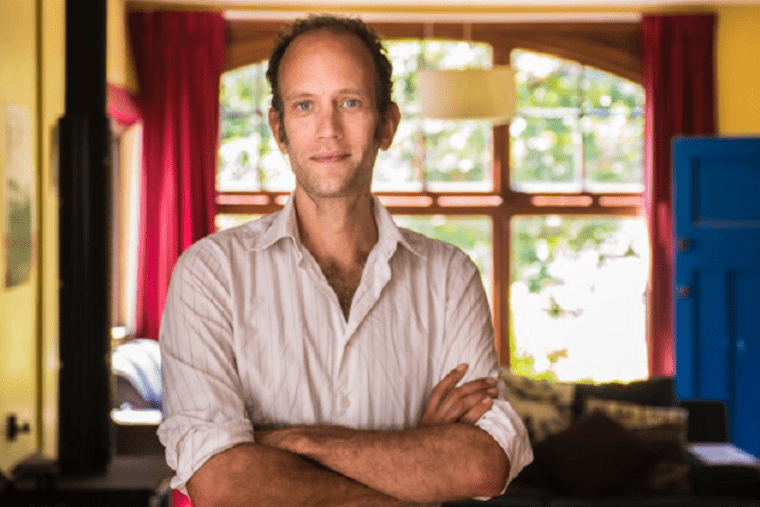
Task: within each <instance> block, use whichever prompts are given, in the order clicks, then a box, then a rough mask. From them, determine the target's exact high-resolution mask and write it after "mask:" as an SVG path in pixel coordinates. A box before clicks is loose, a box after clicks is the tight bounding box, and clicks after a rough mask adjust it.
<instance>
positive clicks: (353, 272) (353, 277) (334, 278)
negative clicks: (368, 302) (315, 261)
mask: <svg viewBox="0 0 760 507" xmlns="http://www.w3.org/2000/svg"><path fill="white" fill-rule="evenodd" d="M319 267H320V268H321V269H322V273H324V275H325V278H327V283H329V284H330V287H332V289H333V291H335V295H336V296H338V302H339V303H340V309H341V310H342V311H343V316H344V317H345V318H346V320H348V314H349V312H350V311H351V301H352V300H353V299H354V294H355V293H356V289H357V288H358V287H359V282H360V281H361V279H362V270H363V269H364V262H362V263H361V265H360V266H356V267H354V268H352V269H348V270H347V269H343V268H341V267H340V266H338V265H337V264H336V263H333V262H328V263H325V264H321V263H320V266H319Z"/></svg>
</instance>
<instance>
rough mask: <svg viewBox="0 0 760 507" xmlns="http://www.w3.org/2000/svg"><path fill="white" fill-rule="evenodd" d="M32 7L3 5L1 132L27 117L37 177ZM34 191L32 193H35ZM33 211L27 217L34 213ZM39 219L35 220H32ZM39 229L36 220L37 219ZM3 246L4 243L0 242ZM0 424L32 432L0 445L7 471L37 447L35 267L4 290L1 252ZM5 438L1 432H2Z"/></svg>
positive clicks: (0, 170)
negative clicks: (19, 114) (17, 117)
mask: <svg viewBox="0 0 760 507" xmlns="http://www.w3.org/2000/svg"><path fill="white" fill-rule="evenodd" d="M36 9H37V8H36V6H35V4H34V3H33V2H24V1H11V2H7V1H6V2H4V3H3V11H4V12H3V16H4V17H6V20H7V19H11V20H13V22H11V23H9V22H7V21H6V23H4V27H3V29H2V30H0V129H1V130H0V133H1V134H2V136H3V139H5V128H6V124H5V120H4V119H3V118H2V117H4V116H5V115H4V114H3V112H4V108H5V107H6V106H8V105H12V106H20V107H22V108H24V109H25V110H26V112H27V113H28V115H29V118H30V125H29V130H28V133H29V135H30V136H31V137H30V139H29V141H30V148H31V153H30V154H29V161H28V162H29V163H30V164H31V166H30V167H29V172H30V173H32V174H37V173H38V166H37V160H36V157H35V154H36V153H37V146H38V139H37V136H36V132H37V84H38V83H37V65H36V64H37V55H36V48H37V39H36V37H37V10H36ZM0 149H1V150H2V152H0V160H1V162H0V195H2V196H3V200H0V206H1V207H0V231H2V237H3V238H5V236H6V234H8V231H9V224H8V223H7V218H6V213H5V201H4V199H5V197H6V196H5V195H4V193H5V192H7V188H6V163H7V162H6V160H7V159H6V156H7V153H8V151H9V150H8V147H6V146H2V148H0ZM35 190H36V189H35ZM35 212H36V210H34V208H33V211H32V213H33V214H34V213H35ZM37 218H38V217H37ZM38 224H39V220H38ZM2 244H3V245H4V244H5V242H4V241H3V243H2ZM0 251H1V252H2V254H0V274H3V276H2V279H0V337H2V339H0V385H1V386H2V389H0V417H1V418H2V420H1V421H0V425H1V426H2V428H3V430H4V429H5V418H6V416H7V414H10V413H14V414H16V415H17V416H18V417H19V420H20V421H22V422H29V424H30V425H31V428H32V431H31V432H30V433H29V434H26V435H22V436H20V437H19V438H18V440H16V441H15V442H13V443H10V442H7V441H5V438H4V435H2V442H1V443H0V449H2V450H1V451H0V468H2V469H3V470H7V469H8V467H9V466H10V465H11V464H12V463H13V462H15V461H16V460H18V459H20V458H22V457H24V456H25V455H28V454H30V453H32V452H33V451H34V450H35V449H36V448H37V445H38V443H39V438H38V428H39V424H38V420H37V415H38V408H37V399H38V396H39V392H38V386H37V380H38V376H37V365H38V358H37V350H38V349H37V344H38V337H37V330H38V321H37V304H36V301H37V295H38V287H37V282H38V272H39V270H38V265H37V264H38V263H37V262H35V263H34V264H35V265H34V266H33V268H32V272H31V275H30V278H29V280H28V281H27V282H25V283H23V284H21V285H18V286H16V287H12V288H6V287H5V276H4V274H5V270H6V256H5V251H4V250H0ZM3 433H4V431H3Z"/></svg>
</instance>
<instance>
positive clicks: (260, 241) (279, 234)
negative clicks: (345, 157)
mask: <svg viewBox="0 0 760 507" xmlns="http://www.w3.org/2000/svg"><path fill="white" fill-rule="evenodd" d="M294 196H295V194H294V193H291V194H290V197H288V200H287V202H286V203H285V206H284V207H283V208H282V209H281V210H280V211H278V212H276V213H273V214H272V215H269V216H268V217H265V218H263V219H262V220H263V221H265V222H264V223H262V225H264V230H263V231H261V233H260V234H255V235H254V236H253V238H252V239H253V241H252V244H251V250H264V249H266V248H269V247H270V246H272V245H274V244H275V243H277V242H278V241H279V240H281V239H284V238H291V239H292V240H293V242H294V244H295V245H297V246H302V245H301V236H300V234H299V232H298V222H297V220H296V207H295V199H294ZM372 204H373V211H374V214H375V223H376V224H377V235H378V239H377V245H376V246H378V247H379V248H380V250H381V251H382V252H384V253H385V254H386V256H387V258H390V257H391V255H393V252H395V251H396V248H397V246H398V245H399V244H401V245H403V246H404V248H406V249H407V250H409V251H410V252H412V253H414V254H416V255H419V256H420V257H423V258H424V257H425V255H424V254H423V252H422V250H421V249H420V247H419V245H416V244H414V242H410V241H409V239H408V238H407V237H406V235H404V234H403V233H402V231H401V229H399V228H398V226H397V225H396V223H395V222H394V221H393V217H392V216H391V214H390V212H389V211H388V210H387V209H385V206H383V205H382V204H381V203H380V200H379V199H378V198H377V196H375V195H373V196H372Z"/></svg>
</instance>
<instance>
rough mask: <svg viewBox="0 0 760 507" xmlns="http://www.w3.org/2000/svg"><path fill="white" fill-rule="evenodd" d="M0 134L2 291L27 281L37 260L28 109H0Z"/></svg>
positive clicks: (6, 106)
mask: <svg viewBox="0 0 760 507" xmlns="http://www.w3.org/2000/svg"><path fill="white" fill-rule="evenodd" d="M0 133H1V136H2V139H1V140H0V160H1V162H0V163H1V164H2V166H0V167H1V168H2V181H3V187H4V188H3V201H4V202H3V211H4V215H5V220H4V221H3V222H4V224H3V225H4V227H3V235H4V247H5V248H4V250H5V252H4V253H5V287H15V286H17V285H21V284H24V283H26V282H27V281H28V280H29V277H30V276H31V273H32V269H33V268H34V263H35V258H36V254H35V248H36V238H37V233H36V215H37V199H36V192H37V191H36V179H35V178H36V174H35V169H34V165H33V163H32V113H31V111H30V110H29V108H27V107H24V106H21V105H18V104H12V103H4V104H2V105H0Z"/></svg>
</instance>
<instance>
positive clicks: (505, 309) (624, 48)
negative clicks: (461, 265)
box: [217, 21, 644, 366]
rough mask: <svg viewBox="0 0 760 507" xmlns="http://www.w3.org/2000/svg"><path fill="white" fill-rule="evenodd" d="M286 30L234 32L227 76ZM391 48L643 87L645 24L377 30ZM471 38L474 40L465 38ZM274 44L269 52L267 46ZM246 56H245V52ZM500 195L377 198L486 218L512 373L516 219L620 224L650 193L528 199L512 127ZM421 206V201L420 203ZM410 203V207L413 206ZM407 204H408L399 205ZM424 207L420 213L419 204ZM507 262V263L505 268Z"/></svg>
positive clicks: (498, 320) (251, 200)
mask: <svg viewBox="0 0 760 507" xmlns="http://www.w3.org/2000/svg"><path fill="white" fill-rule="evenodd" d="M283 24H284V22H251V21H235V22H231V23H230V24H229V25H228V31H227V36H228V49H229V50H228V58H227V68H226V70H232V69H234V68H237V67H241V66H244V65H249V64H251V63H257V62H259V61H261V60H264V59H265V58H266V57H267V56H268V53H269V50H270V49H271V44H272V42H271V41H273V40H274V34H276V33H277V32H278V31H279V30H280V28H281V27H282V26H283ZM370 25H371V26H372V28H373V29H375V30H376V31H377V32H378V33H379V34H380V35H381V37H382V38H383V39H384V40H392V39H410V38H420V39H421V38H425V37H434V38H436V39H449V40H472V41H473V42H485V43H487V44H490V45H491V47H492V48H493V63H494V65H508V64H509V63H510V55H511V52H512V50H513V49H518V48H519V49H526V50H532V51H538V52H543V53H550V54H553V55H556V56H558V57H561V58H567V59H571V60H574V61H576V62H578V63H579V64H581V65H590V66H593V67H596V68H598V69H600V70H603V71H606V72H611V73H613V74H616V75H618V76H619V77H622V78H624V79H628V80H631V81H634V82H636V83H638V84H641V82H642V74H641V36H640V25H639V23H629V22H625V23H506V24H505V23H501V24H488V23H480V24H472V25H471V26H468V27H467V29H466V30H465V27H464V25H462V24H455V23H448V24H441V25H439V24H436V25H435V27H434V30H431V29H430V26H429V25H423V24H421V23H370ZM465 33H466V35H467V37H465ZM267 41H269V45H267ZM244 48H245V49H247V52H245V51H244V50H243V49H244ZM492 145H493V168H492V177H493V190H492V191H490V192H482V191H479V192H452V191H434V190H430V189H425V190H423V191H419V192H406V191H394V192H388V191H377V192H374V194H375V195H377V196H378V198H379V199H380V201H381V202H383V204H384V205H385V206H386V207H387V208H388V210H389V211H390V212H391V213H392V214H404V215H421V216H430V215H467V216H487V217H489V218H490V219H491V227H492V242H493V245H492V263H493V265H492V273H493V287H492V294H493V299H492V301H491V303H492V312H493V314H492V315H493V325H494V331H495V341H496V348H497V351H498V354H499V361H500V364H501V365H502V366H509V364H510V358H511V357H510V356H511V347H510V343H509V342H510V332H509V329H510V306H509V292H510V291H509V287H510V280H511V266H510V262H509V259H510V258H511V252H510V238H511V232H512V231H511V219H512V218H513V217H516V216H535V215H568V216H599V217H620V216H640V215H642V214H643V213H644V200H643V192H606V193H592V192H588V191H584V192H576V193H564V192H563V193H560V192H541V193H532V192H531V193H528V192H521V191H517V190H514V189H512V188H511V187H510V181H511V178H510V176H511V174H510V164H509V158H510V134H509V125H500V126H495V127H494V128H493V144H492ZM288 196H289V192H272V191H251V192H241V191H234V192H233V191H220V192H218V193H217V214H244V215H245V214H251V215H253V214H257V215H262V214H268V213H273V212H275V211H278V210H280V209H282V205H283V204H284V201H285V199H286V198H287V197H288ZM420 197H421V198H422V199H419V198H420ZM462 197H467V198H480V199H482V200H484V201H490V203H489V204H486V205H473V206H461V205H459V206H458V205H449V204H446V201H447V200H448V201H449V202H450V201H451V198H462ZM410 198H411V199H410ZM404 200H406V201H407V204H406V205H403V204H399V202H402V201H404ZM415 200H416V201H419V202H418V205H415V204H413V202H414V201H415ZM500 259H501V260H503V259H506V260H507V262H499V260H500Z"/></svg>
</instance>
